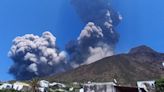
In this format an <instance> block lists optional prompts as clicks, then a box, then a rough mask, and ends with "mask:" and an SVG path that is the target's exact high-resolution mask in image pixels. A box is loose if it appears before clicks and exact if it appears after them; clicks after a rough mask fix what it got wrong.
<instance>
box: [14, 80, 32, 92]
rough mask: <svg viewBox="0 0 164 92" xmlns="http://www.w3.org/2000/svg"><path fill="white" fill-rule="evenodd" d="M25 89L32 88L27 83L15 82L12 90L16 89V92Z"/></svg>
mask: <svg viewBox="0 0 164 92" xmlns="http://www.w3.org/2000/svg"><path fill="white" fill-rule="evenodd" d="M25 87H26V88H30V85H29V84H27V83H23V82H15V83H14V84H13V87H12V88H13V89H15V90H18V91H21V90H24V88H25Z"/></svg>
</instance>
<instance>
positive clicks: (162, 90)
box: [155, 78, 164, 92]
mask: <svg viewBox="0 0 164 92" xmlns="http://www.w3.org/2000/svg"><path fill="white" fill-rule="evenodd" d="M155 87H156V91H157V92H164V78H162V79H160V80H156V82H155Z"/></svg>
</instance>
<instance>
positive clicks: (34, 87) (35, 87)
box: [30, 78, 39, 92]
mask: <svg viewBox="0 0 164 92" xmlns="http://www.w3.org/2000/svg"><path fill="white" fill-rule="evenodd" d="M38 82H39V79H37V78H33V79H32V80H31V81H30V85H31V88H32V92H38V86H39V85H38Z"/></svg>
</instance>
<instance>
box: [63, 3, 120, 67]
mask: <svg viewBox="0 0 164 92" xmlns="http://www.w3.org/2000/svg"><path fill="white" fill-rule="evenodd" d="M71 3H72V5H73V6H74V8H75V10H76V11H77V13H78V15H79V16H80V18H81V19H82V21H83V22H84V23H86V24H87V25H86V27H85V28H84V29H83V30H82V32H81V34H80V36H79V37H78V38H77V40H75V41H71V42H69V43H68V44H67V46H66V50H67V51H68V53H69V55H70V62H71V63H72V65H73V66H75V67H77V66H78V65H79V64H89V63H92V62H95V61H97V60H99V59H102V58H104V57H107V56H111V55H113V54H114V48H115V45H116V43H117V42H118V39H119V35H118V33H117V32H116V31H115V27H116V26H117V25H118V24H119V22H120V21H121V19H122V17H121V16H120V15H119V13H117V12H116V11H114V10H113V9H112V8H111V6H110V4H109V1H108V0H94V1H93V0H71Z"/></svg>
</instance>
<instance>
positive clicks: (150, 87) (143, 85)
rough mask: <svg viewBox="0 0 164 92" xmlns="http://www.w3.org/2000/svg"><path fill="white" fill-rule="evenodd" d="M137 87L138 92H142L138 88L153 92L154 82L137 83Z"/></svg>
mask: <svg viewBox="0 0 164 92" xmlns="http://www.w3.org/2000/svg"><path fill="white" fill-rule="evenodd" d="M137 86H138V88H139V92H142V91H141V90H140V88H143V89H144V90H145V91H146V92H151V91H152V92H153V90H155V81H138V82H137Z"/></svg>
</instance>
